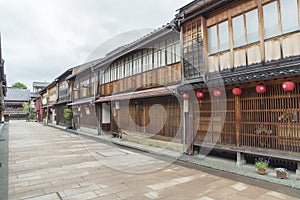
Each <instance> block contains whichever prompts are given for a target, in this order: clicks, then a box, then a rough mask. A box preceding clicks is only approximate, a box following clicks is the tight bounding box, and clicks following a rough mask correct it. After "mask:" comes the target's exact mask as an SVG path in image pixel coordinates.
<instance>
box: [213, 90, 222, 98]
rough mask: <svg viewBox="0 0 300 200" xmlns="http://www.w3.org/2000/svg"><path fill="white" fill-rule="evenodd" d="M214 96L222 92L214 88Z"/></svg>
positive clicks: (218, 95)
mask: <svg viewBox="0 0 300 200" xmlns="http://www.w3.org/2000/svg"><path fill="white" fill-rule="evenodd" d="M214 96H215V97H221V96H222V92H221V91H220V90H214Z"/></svg>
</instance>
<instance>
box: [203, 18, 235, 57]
mask: <svg viewBox="0 0 300 200" xmlns="http://www.w3.org/2000/svg"><path fill="white" fill-rule="evenodd" d="M229 44H230V43H229V32H228V21H224V22H221V23H219V24H217V25H214V26H212V27H210V28H208V45H209V49H208V50H209V54H214V53H217V52H221V51H226V50H229Z"/></svg>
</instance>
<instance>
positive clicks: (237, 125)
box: [235, 96, 241, 147]
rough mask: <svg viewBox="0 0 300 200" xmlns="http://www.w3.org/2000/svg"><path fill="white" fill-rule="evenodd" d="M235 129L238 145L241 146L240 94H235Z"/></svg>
mask: <svg viewBox="0 0 300 200" xmlns="http://www.w3.org/2000/svg"><path fill="white" fill-rule="evenodd" d="M235 130H236V146H238V147H239V146H240V145H241V144H240V140H241V138H240V134H241V133H240V131H241V101H240V97H239V96H235Z"/></svg>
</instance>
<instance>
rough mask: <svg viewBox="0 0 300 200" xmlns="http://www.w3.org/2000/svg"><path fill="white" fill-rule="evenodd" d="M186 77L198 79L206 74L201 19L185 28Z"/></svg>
mask: <svg viewBox="0 0 300 200" xmlns="http://www.w3.org/2000/svg"><path fill="white" fill-rule="evenodd" d="M183 65H184V77H185V78H187V79H193V78H198V77H200V76H202V75H203V74H204V70H205V67H204V55H203V38H202V31H201V19H200V18H199V19H196V20H194V21H192V22H190V23H188V24H186V25H184V27H183Z"/></svg>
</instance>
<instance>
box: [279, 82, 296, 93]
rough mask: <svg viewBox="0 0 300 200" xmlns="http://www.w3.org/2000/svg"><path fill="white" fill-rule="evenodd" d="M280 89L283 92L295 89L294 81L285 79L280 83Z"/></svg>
mask: <svg viewBox="0 0 300 200" xmlns="http://www.w3.org/2000/svg"><path fill="white" fill-rule="evenodd" d="M282 89H283V90H284V91H285V92H291V91H293V90H294V89H295V83H294V82H292V81H286V82H284V83H283V84H282Z"/></svg>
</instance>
